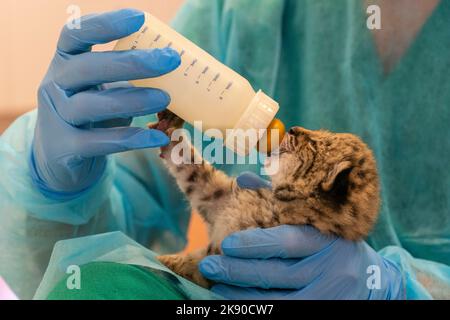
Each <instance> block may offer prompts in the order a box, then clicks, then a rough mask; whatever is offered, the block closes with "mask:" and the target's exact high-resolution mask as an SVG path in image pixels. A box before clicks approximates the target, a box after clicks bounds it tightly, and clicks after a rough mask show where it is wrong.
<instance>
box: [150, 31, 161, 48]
mask: <svg viewBox="0 0 450 320" xmlns="http://www.w3.org/2000/svg"><path fill="white" fill-rule="evenodd" d="M159 39H161V35H160V34H158V35H157V36H156V38H155V39H153V42H152V43H151V44H150V47H149V48H152V47H153V45H155V44H156V43H157V42H158V41H159Z"/></svg>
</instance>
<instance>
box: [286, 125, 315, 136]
mask: <svg viewBox="0 0 450 320" xmlns="http://www.w3.org/2000/svg"><path fill="white" fill-rule="evenodd" d="M311 133H312V131H311V130H308V129H305V128H302V127H292V128H291V129H290V130H289V134H290V135H293V136H294V137H298V136H300V135H302V134H303V135H310V134H311Z"/></svg>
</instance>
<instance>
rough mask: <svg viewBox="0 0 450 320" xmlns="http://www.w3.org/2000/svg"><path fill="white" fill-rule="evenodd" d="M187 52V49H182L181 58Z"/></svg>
mask: <svg viewBox="0 0 450 320" xmlns="http://www.w3.org/2000/svg"><path fill="white" fill-rule="evenodd" d="M185 53H186V51H184V50H181V52H180V58H181V57H182V56H184V54H185Z"/></svg>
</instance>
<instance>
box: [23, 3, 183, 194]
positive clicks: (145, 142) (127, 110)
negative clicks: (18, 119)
mask: <svg viewBox="0 0 450 320" xmlns="http://www.w3.org/2000/svg"><path fill="white" fill-rule="evenodd" d="M144 20H145V18H144V14H143V13H142V12H140V11H136V10H131V9H126V10H120V11H115V12H110V13H106V14H100V15H89V16H86V17H83V18H82V19H81V29H79V30H77V29H73V30H70V29H69V28H68V27H67V26H66V27H65V28H64V29H63V31H62V33H61V36H60V39H59V42H58V47H57V51H56V54H55V56H54V58H53V61H52V63H51V65H50V68H49V70H48V73H47V75H46V76H45V78H44V80H43V82H42V83H41V86H40V88H39V92H38V101H39V104H38V119H37V124H36V129H35V134H34V141H33V149H32V154H31V157H30V158H31V160H30V168H31V175H32V178H33V181H34V182H35V184H36V185H37V186H38V188H39V189H40V190H41V192H42V193H43V194H45V195H46V196H47V197H49V198H52V199H57V200H67V199H72V198H75V197H77V196H78V195H79V194H80V193H82V192H83V191H85V190H87V189H89V188H90V187H91V186H93V185H94V184H95V182H96V181H98V180H99V179H100V177H101V176H102V174H103V172H104V170H105V167H106V162H107V158H106V156H107V155H109V154H113V153H118V152H123V151H128V150H135V149H142V148H151V147H160V146H163V145H166V144H168V143H169V139H168V137H167V136H166V135H164V134H163V133H162V132H160V131H154V130H147V129H141V128H130V127H129V125H130V124H131V118H132V117H136V116H143V115H147V114H152V113H156V112H160V111H162V110H164V109H165V108H166V107H167V105H168V104H169V103H170V97H169V96H168V94H166V93H165V92H163V91H161V90H156V89H148V88H133V87H130V86H129V85H124V86H121V87H120V86H119V87H118V86H116V87H111V86H110V87H109V88H108V89H106V86H103V84H110V83H116V82H119V81H128V80H135V79H143V78H151V77H157V76H160V75H163V74H165V73H168V72H170V71H172V70H174V69H176V68H177V67H178V66H179V65H180V62H181V59H180V57H179V55H178V53H177V52H176V51H174V50H172V49H169V48H167V49H162V50H158V49H156V50H135V51H123V52H91V48H92V46H93V45H95V44H102V43H108V42H111V41H113V40H116V39H119V38H123V37H125V36H127V35H129V34H131V33H134V32H136V31H138V30H139V29H140V28H141V26H142V25H143V23H144Z"/></svg>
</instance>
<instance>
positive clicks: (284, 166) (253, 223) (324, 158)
mask: <svg viewBox="0 0 450 320" xmlns="http://www.w3.org/2000/svg"><path fill="white" fill-rule="evenodd" d="M167 119H169V120H167ZM181 125H182V121H180V119H179V118H177V117H176V116H174V115H173V114H170V113H167V112H165V113H162V114H161V115H160V122H159V123H158V124H156V125H153V128H157V129H160V130H163V131H165V132H166V133H168V134H169V135H170V134H171V133H172V132H173V130H174V129H175V128H179V127H180V126H181ZM179 143H183V144H186V145H185V147H187V149H186V148H185V150H190V152H189V154H187V155H182V156H183V157H185V158H186V159H188V158H187V157H189V158H190V160H191V163H192V164H181V165H176V164H175V163H173V162H172V160H171V159H172V158H171V153H172V152H173V150H174V148H175V146H177V145H178V144H179ZM275 156H278V159H279V170H278V171H277V173H276V174H274V175H273V176H272V177H271V180H272V185H273V188H272V190H268V189H260V190H248V189H241V188H240V187H239V186H238V185H237V183H236V181H235V179H232V178H230V177H228V176H227V175H226V174H225V173H223V172H222V171H219V170H216V169H215V168H214V167H213V166H211V165H210V164H209V163H208V162H206V161H204V160H203V159H202V158H201V156H200V155H199V154H198V152H197V151H196V150H195V148H194V147H192V146H191V145H190V142H189V141H187V139H182V141H180V142H175V143H171V144H170V145H169V146H168V147H165V148H163V149H162V153H161V157H162V158H163V159H164V160H165V161H164V162H165V163H166V165H167V167H168V169H169V171H170V172H171V174H172V175H173V176H174V177H175V178H176V180H177V183H178V186H179V187H180V188H181V190H182V191H183V192H184V193H185V194H186V196H187V198H188V199H189V202H190V204H191V206H192V208H193V209H194V210H197V211H198V213H199V214H200V215H201V216H202V217H203V219H204V221H205V222H206V224H207V226H208V232H209V237H210V245H209V247H208V249H205V250H202V251H198V252H196V253H194V254H190V255H186V256H181V255H172V256H163V257H160V261H161V262H163V263H164V264H165V265H166V266H168V267H169V268H170V269H172V270H173V271H174V272H176V273H178V274H180V275H182V276H184V277H186V278H188V279H190V280H192V281H194V282H196V283H198V284H199V285H202V286H204V287H209V285H210V282H208V281H206V280H205V279H203V278H202V277H201V275H200V273H199V271H198V268H197V264H198V262H199V261H200V260H201V259H202V258H203V257H204V256H206V255H210V254H220V253H221V249H220V244H221V242H222V240H223V239H224V238H225V237H226V236H228V235H229V234H231V233H234V232H236V231H240V230H245V229H251V228H270V227H275V226H278V225H284V224H289V225H311V226H314V227H315V228H317V229H318V230H320V231H321V232H323V233H325V234H335V235H338V236H340V237H343V238H345V239H348V240H360V239H363V238H364V237H366V236H367V235H368V233H369V232H370V230H371V228H372V227H373V225H374V224H375V221H376V218H377V214H378V210H379V203H380V200H379V183H378V174H377V169H376V163H375V159H374V157H373V154H372V152H371V150H370V149H369V148H368V147H367V145H365V144H364V143H363V142H362V141H361V140H360V139H359V138H358V137H356V136H354V135H352V134H339V133H331V132H328V131H322V130H321V131H310V130H306V129H304V128H300V127H294V128H292V129H291V130H290V131H289V133H288V134H287V135H286V136H285V138H284V139H283V141H282V143H281V145H280V148H279V150H278V151H277V152H276V154H275V155H273V156H272V157H271V159H272V160H270V159H269V162H270V161H273V159H274V157H275ZM195 161H196V162H195ZM195 163H198V164H195Z"/></svg>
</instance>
